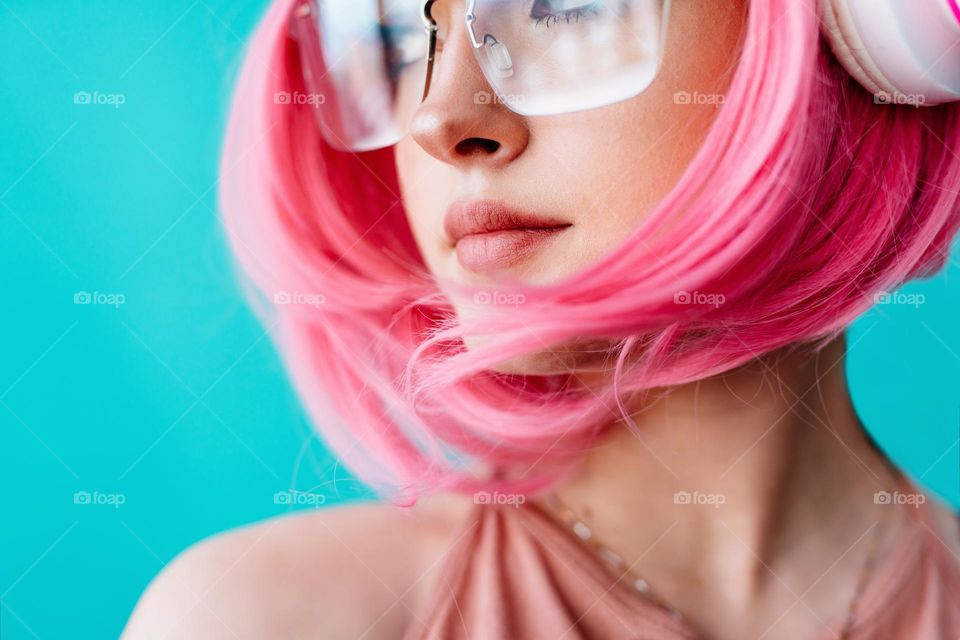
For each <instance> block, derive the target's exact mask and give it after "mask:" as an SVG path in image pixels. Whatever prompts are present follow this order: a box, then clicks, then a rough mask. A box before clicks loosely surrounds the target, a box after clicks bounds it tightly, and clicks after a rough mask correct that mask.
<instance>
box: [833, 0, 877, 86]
mask: <svg viewBox="0 0 960 640" xmlns="http://www.w3.org/2000/svg"><path fill="white" fill-rule="evenodd" d="M820 20H821V21H822V23H823V24H822V27H823V29H822V31H823V34H824V36H826V38H827V41H828V42H829V43H830V48H831V49H833V54H834V55H835V56H836V57H837V59H838V60H839V61H840V63H841V64H842V65H843V67H844V68H845V69H846V70H847V72H848V73H849V74H850V75H852V76H853V77H854V78H856V80H857V81H858V82H859V83H860V84H861V85H863V86H864V87H865V88H866V89H867V90H868V91H870V93H872V94H873V95H875V96H876V95H880V94H883V93H889V94H892V93H895V92H896V88H895V87H894V86H893V83H891V82H890V81H889V80H887V79H886V78H885V77H884V75H883V73H882V72H881V71H880V69H878V68H877V65H876V64H874V62H873V60H871V59H870V54H869V53H867V49H866V47H864V45H863V41H862V40H861V39H860V36H859V35H858V34H857V30H856V27H854V25H853V17H852V16H851V15H850V7H849V5H848V4H847V0H820Z"/></svg>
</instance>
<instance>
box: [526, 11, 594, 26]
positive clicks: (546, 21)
mask: <svg viewBox="0 0 960 640" xmlns="http://www.w3.org/2000/svg"><path fill="white" fill-rule="evenodd" d="M588 14H592V15H597V9H596V7H587V8H585V9H568V10H567V11H558V12H556V13H548V14H547V15H545V16H540V17H538V18H537V23H536V26H538V27H539V26H540V25H541V24H542V25H544V26H545V27H546V28H547V29H549V28H550V25H551V24H553V25H557V24H560V22H561V21H563V22H565V23H566V24H570V21H571V20H573V21H574V22H579V21H580V18H583V17H585V16H587V15H588Z"/></svg>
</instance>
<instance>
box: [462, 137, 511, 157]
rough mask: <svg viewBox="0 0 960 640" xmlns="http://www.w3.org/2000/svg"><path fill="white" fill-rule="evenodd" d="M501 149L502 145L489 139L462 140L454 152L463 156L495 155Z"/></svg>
mask: <svg viewBox="0 0 960 640" xmlns="http://www.w3.org/2000/svg"><path fill="white" fill-rule="evenodd" d="M499 148H500V143H499V142H497V141H496V140H491V139H489V138H467V139H466V140H461V141H460V142H458V143H457V146H455V147H454V151H456V152H457V154H458V155H461V156H472V155H493V154H494V153H496V152H497V150H498V149H499Z"/></svg>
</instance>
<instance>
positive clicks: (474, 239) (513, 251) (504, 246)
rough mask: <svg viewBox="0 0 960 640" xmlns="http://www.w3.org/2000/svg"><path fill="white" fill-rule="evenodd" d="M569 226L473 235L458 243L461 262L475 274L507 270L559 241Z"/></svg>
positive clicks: (461, 239)
mask: <svg viewBox="0 0 960 640" xmlns="http://www.w3.org/2000/svg"><path fill="white" fill-rule="evenodd" d="M565 229H567V227H549V228H544V229H504V230H502V231H488V232H486V233H472V234H470V235H466V236H463V237H462V238H460V240H458V241H457V260H458V261H459V262H460V264H461V265H462V266H463V267H464V268H465V269H469V270H471V271H477V272H486V271H495V270H498V269H505V268H507V267H509V266H511V265H513V264H514V263H516V262H519V261H520V260H522V259H523V258H525V257H527V256H528V255H529V254H530V253H531V252H533V251H534V250H536V249H537V248H538V247H540V246H541V245H542V244H543V243H544V242H547V241H548V240H550V239H552V238H555V237H556V236H558V235H559V234H560V232H561V231H563V230H565Z"/></svg>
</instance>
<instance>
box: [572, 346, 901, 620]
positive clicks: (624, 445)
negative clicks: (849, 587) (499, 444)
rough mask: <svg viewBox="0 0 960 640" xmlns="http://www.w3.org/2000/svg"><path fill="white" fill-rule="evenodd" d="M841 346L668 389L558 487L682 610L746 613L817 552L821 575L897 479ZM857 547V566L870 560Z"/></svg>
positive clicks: (873, 518) (871, 521) (867, 523)
mask: <svg viewBox="0 0 960 640" xmlns="http://www.w3.org/2000/svg"><path fill="white" fill-rule="evenodd" d="M844 355H845V342H844V338H843V337H840V338H839V339H837V340H836V341H834V342H833V343H831V344H830V345H828V346H827V347H826V348H825V349H823V350H822V351H821V352H820V353H819V354H809V353H797V352H790V353H787V352H781V353H776V354H772V355H770V356H768V357H765V358H762V359H759V360H756V361H754V362H752V363H750V364H749V365H746V366H744V367H741V368H740V369H737V370H735V371H733V372H730V373H728V374H725V375H723V376H717V377H715V378H711V379H708V380H702V381H699V382H697V383H692V384H689V385H684V386H680V387H674V388H671V389H669V390H667V392H666V393H664V394H662V395H661V396H659V397H657V398H656V399H655V400H651V401H649V402H647V404H646V405H645V406H643V407H642V408H641V410H639V411H637V412H636V413H635V414H633V416H632V418H633V421H634V423H635V424H636V429H629V428H627V426H626V425H625V423H622V422H618V423H616V424H615V425H613V427H612V428H611V429H610V431H609V434H608V436H606V438H605V439H604V440H603V441H602V442H601V443H599V445H598V446H597V447H596V448H595V449H593V450H591V451H590V452H589V453H588V454H586V456H585V457H584V459H583V466H582V469H581V471H580V472H579V473H578V474H577V475H576V476H575V477H574V479H573V480H572V481H570V482H568V483H566V484H564V485H563V486H562V487H560V488H558V490H557V495H558V496H559V497H560V498H561V499H562V500H563V501H564V502H565V503H566V504H567V505H569V506H570V507H571V508H572V509H573V510H574V511H575V512H577V513H578V514H579V515H580V516H581V517H582V518H583V519H584V520H586V521H587V522H588V523H589V524H590V525H591V526H592V527H593V529H594V531H595V532H596V535H597V536H598V538H600V539H601V540H602V541H603V542H604V543H606V544H607V545H608V546H610V547H611V548H613V549H614V550H616V551H617V552H618V553H620V554H621V555H622V556H623V557H624V558H625V559H626V560H627V561H628V564H631V563H635V564H634V569H635V570H636V571H637V573H639V574H640V575H642V576H644V577H645V578H646V579H648V580H649V581H650V583H651V584H652V585H655V588H656V589H658V590H659V591H660V592H661V595H663V596H664V597H666V598H668V599H673V600H674V601H675V602H677V604H678V606H680V607H681V609H682V602H683V600H688V599H689V598H690V597H696V598H697V599H698V600H697V601H698V602H702V601H703V599H704V598H708V599H709V598H718V599H720V600H722V602H718V607H722V608H723V609H725V610H726V611H727V612H729V611H730V610H731V608H734V609H743V610H747V609H749V608H751V607H753V606H754V605H755V603H756V599H757V598H758V597H760V594H761V593H762V592H763V591H764V589H765V588H766V587H769V586H770V584H771V583H780V585H779V588H780V589H782V588H783V586H784V585H785V584H786V583H787V582H789V579H788V578H784V577H782V576H786V575H790V576H794V575H795V576H801V575H802V574H803V572H804V568H803V567H802V564H803V563H809V562H810V560H811V558H814V557H817V558H820V559H821V560H822V563H821V564H820V565H819V566H818V569H819V570H818V571H817V573H819V572H820V571H822V570H823V569H824V568H825V567H826V565H829V564H830V562H832V561H835V560H836V558H837V556H840V555H841V554H842V553H843V552H844V550H846V549H847V548H848V546H849V545H850V544H853V543H855V542H856V541H857V540H858V539H860V538H864V539H865V533H866V532H867V531H868V530H869V529H870V528H871V525H876V523H877V519H878V511H877V506H876V505H875V504H874V500H873V492H875V491H878V490H880V489H887V490H889V489H890V488H891V484H892V481H893V472H892V470H891V468H890V466H889V465H888V464H887V462H886V461H885V459H884V457H883V456H882V454H880V453H879V452H877V451H876V450H875V449H874V447H873V446H872V444H871V443H870V440H869V439H868V437H867V435H866V434H865V432H864V429H863V425H862V424H861V423H860V421H859V420H858V418H857V416H856V412H855V410H854V408H853V404H852V401H851V398H850V395H849V391H848V388H847V383H846V378H845V374H844ZM815 533H816V534H823V535H813V534H815ZM861 547H862V548H863V550H864V552H865V550H866V548H867V544H866V543H865V542H864V544H861V545H860V546H859V547H858V549H860V548H861ZM848 555H849V556H850V557H849V558H847V559H845V560H849V561H850V567H851V568H852V567H853V566H855V565H856V560H858V559H862V557H863V556H862V555H860V554H859V553H852V554H848ZM798 565H801V566H799V567H798ZM840 565H842V566H844V567H846V566H847V565H846V564H844V563H843V562H841V563H839V565H838V566H840ZM816 578H817V575H812V576H811V579H816ZM798 582H799V583H801V584H798V586H797V588H802V583H803V580H802V579H799V578H798ZM716 584H722V585H723V590H722V593H712V592H710V587H709V586H707V585H716ZM775 586H776V585H775ZM845 588H846V585H844V586H843V587H838V589H837V590H838V592H840V593H842V592H843V589H845ZM788 590H789V589H788ZM691 593H693V596H690V595H689V594H691ZM797 593H799V592H797ZM683 594H687V595H686V596H684V595H683Z"/></svg>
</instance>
